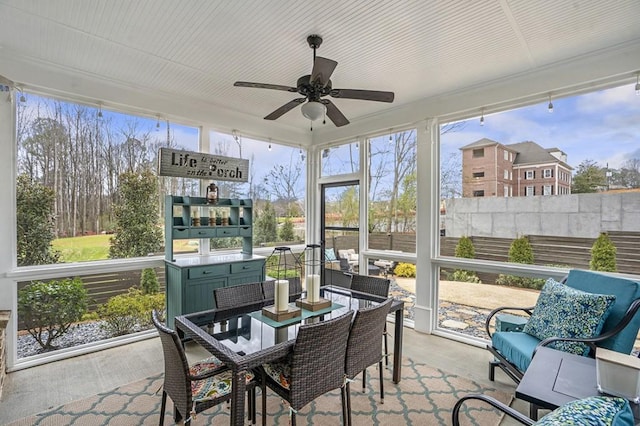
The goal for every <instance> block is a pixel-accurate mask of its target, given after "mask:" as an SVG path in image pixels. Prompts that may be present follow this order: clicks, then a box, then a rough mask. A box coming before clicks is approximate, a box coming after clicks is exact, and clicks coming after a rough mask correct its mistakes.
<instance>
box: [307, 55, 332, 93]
mask: <svg viewBox="0 0 640 426" xmlns="http://www.w3.org/2000/svg"><path fill="white" fill-rule="evenodd" d="M337 65H338V63H337V62H336V61H332V60H331V59H327V58H322V57H320V56H316V59H315V61H314V63H313V70H311V79H310V82H311V83H312V84H313V83H314V82H318V83H320V85H321V86H322V87H324V86H326V85H327V83H329V79H330V78H331V74H333V70H335V69H336V66H337Z"/></svg>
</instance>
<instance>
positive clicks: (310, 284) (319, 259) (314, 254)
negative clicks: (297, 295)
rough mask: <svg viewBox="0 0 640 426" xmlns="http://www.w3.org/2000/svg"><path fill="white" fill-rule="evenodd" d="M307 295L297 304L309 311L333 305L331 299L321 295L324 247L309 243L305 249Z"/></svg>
mask: <svg viewBox="0 0 640 426" xmlns="http://www.w3.org/2000/svg"><path fill="white" fill-rule="evenodd" d="M303 253H304V265H305V268H304V269H305V271H304V272H305V288H306V297H304V298H302V299H299V300H297V301H296V305H297V306H300V307H301V308H303V309H306V310H308V311H318V310H320V309H324V308H328V307H329V306H331V301H330V300H328V299H324V298H322V297H320V286H321V274H322V267H323V263H324V262H323V259H324V256H323V255H322V247H321V246H320V245H319V244H308V245H307V247H306V248H305V249H304V252H303Z"/></svg>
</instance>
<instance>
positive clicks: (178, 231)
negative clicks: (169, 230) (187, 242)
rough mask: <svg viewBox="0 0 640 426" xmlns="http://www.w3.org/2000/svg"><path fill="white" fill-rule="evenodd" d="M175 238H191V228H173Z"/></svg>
mask: <svg viewBox="0 0 640 426" xmlns="http://www.w3.org/2000/svg"><path fill="white" fill-rule="evenodd" d="M173 238H174V239H175V238H189V228H173Z"/></svg>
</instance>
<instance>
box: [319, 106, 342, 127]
mask: <svg viewBox="0 0 640 426" xmlns="http://www.w3.org/2000/svg"><path fill="white" fill-rule="evenodd" d="M320 102H322V103H323V104H325V105H326V107H327V117H329V119H330V120H331V121H333V124H335V125H336V127H341V126H345V125H347V124H349V120H347V117H345V116H344V114H343V113H342V112H340V110H339V109H338V107H337V106H336V104H334V103H333V102H331V101H330V100H329V99H323V100H321V101H320Z"/></svg>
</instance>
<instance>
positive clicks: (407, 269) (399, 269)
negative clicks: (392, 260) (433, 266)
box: [394, 262, 416, 278]
mask: <svg viewBox="0 0 640 426" xmlns="http://www.w3.org/2000/svg"><path fill="white" fill-rule="evenodd" d="M394 274H396V276H398V277H406V278H415V276H416V265H414V264H412V263H403V262H401V263H398V265H397V266H396V269H395V270H394Z"/></svg>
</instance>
